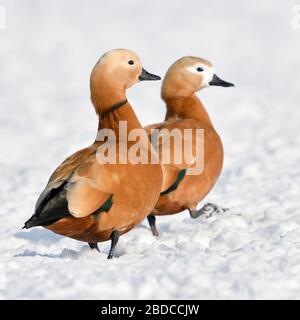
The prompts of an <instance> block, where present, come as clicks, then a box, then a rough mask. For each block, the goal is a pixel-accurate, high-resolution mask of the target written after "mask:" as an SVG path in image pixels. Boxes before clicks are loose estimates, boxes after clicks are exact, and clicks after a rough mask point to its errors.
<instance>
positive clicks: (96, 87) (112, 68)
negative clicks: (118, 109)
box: [90, 49, 161, 112]
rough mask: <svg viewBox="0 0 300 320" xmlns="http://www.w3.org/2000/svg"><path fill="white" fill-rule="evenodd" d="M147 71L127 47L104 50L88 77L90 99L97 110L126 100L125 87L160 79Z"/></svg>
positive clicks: (103, 109)
mask: <svg viewBox="0 0 300 320" xmlns="http://www.w3.org/2000/svg"><path fill="white" fill-rule="evenodd" d="M160 79H161V78H160V77H159V76H157V75H154V74H152V73H149V72H147V71H146V70H145V69H144V68H143V67H142V63H141V61H140V59H139V57H138V55H137V54H136V53H135V52H133V51H131V50H127V49H114V50H111V51H108V52H106V53H105V54H104V55H103V56H102V57H101V58H100V59H99V61H98V62H97V63H96V65H95V67H94V68H93V71H92V73H91V77H90V89H91V100H92V102H93V104H94V106H95V108H96V111H97V112H100V111H101V109H102V111H105V109H106V108H109V107H111V106H112V105H114V104H116V103H119V102H122V101H124V100H126V94H125V92H126V89H128V88H130V87H131V86H133V85H134V84H135V83H137V82H140V81H144V80H160Z"/></svg>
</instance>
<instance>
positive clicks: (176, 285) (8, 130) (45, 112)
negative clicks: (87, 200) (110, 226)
mask: <svg viewBox="0 0 300 320" xmlns="http://www.w3.org/2000/svg"><path fill="white" fill-rule="evenodd" d="M296 4H300V1H298V2H297V0H294V1H271V0H264V1H261V0H255V1H230V2H228V1H226V2H225V1H221V0H220V1H216V0H211V1H209V2H207V1H205V2H204V1H194V0H184V1H179V0H173V1H161V0H152V1H140V0H132V1H123V0H119V1H98V0H91V1H83V0H82V1H79V0H78V1H71V0H69V1H59V0H55V1H42V0H35V1H33V0H32V1H31V0H26V1H23V0H22V1H21V0H19V1H14V0H9V1H8V0H0V6H3V7H5V9H6V10H5V11H6V29H5V30H2V29H0V138H1V140H0V144H1V154H0V179H1V180H0V203H1V206H0V226H1V227H0V228H1V229H0V230H1V232H0V241H1V243H0V261H1V262H0V296H1V297H2V298H4V299H5V298H13V299H25V298H30V299H37V298H42V299H43V298H54V299H68V298H69V299H75V298H79V299H86V298H95V299H104V298H112V299H113V298H125V299H127V298H150V299H152V298H156V299H158V298H180V299H184V298H192V299H194V298H200V299H206V298H208V299H213V298H218V299H222V298H230V299H232V298H240V299H243V298H250V299H258V298H294V299H295V298H298V299H299V298H300V212H299V207H300V165H299V164H300V130H299V126H300V125H299V124H300V105H299V101H300V92H299V84H300V66H299V56H300V52H299V51H300V29H293V27H292V19H293V15H292V8H293V6H294V5H296ZM115 47H126V48H131V49H133V50H135V51H136V52H138V53H139V55H140V57H141V58H142V60H143V62H144V66H145V68H147V69H148V70H149V71H151V72H154V73H158V74H161V75H163V74H164V72H165V71H166V69H167V67H168V66H169V65H170V64H171V63H172V62H173V61H174V60H175V59H177V58H179V57H181V56H183V55H198V56H202V57H204V58H207V59H209V60H211V61H212V62H214V64H215V68H216V70H217V71H218V74H219V75H220V76H221V77H223V78H224V79H225V80H228V81H232V82H234V83H235V84H236V88H234V89H225V88H209V89H206V90H205V91H203V92H200V93H199V96H200V97H202V99H203V102H204V104H205V105H206V107H207V109H208V111H209V113H210V115H211V117H212V119H213V122H214V124H215V127H216V128H217V130H218V132H219V133H220V135H221V137H222V140H223V143H224V148H225V164H224V169H223V172H222V176H221V178H220V179H219V181H218V184H217V186H216V187H215V188H214V190H213V191H212V192H211V193H210V194H209V195H208V197H207V198H206V199H205V201H204V203H205V202H208V201H210V202H214V203H217V204H219V205H220V206H223V207H228V208H229V211H227V212H226V213H223V214H217V215H215V216H213V217H211V218H209V219H201V218H200V219H198V220H192V219H190V218H189V216H188V213H187V212H183V213H181V214H178V215H176V216H173V217H163V218H158V228H159V231H160V236H159V237H158V238H154V237H152V235H151V233H150V232H149V230H148V226H147V224H146V223H143V224H141V225H140V226H138V227H137V228H135V229H134V230H133V231H131V232H130V233H128V234H127V235H125V236H123V237H122V238H121V240H120V242H119V244H118V247H117V254H118V255H119V258H116V259H114V260H112V261H108V260H107V259H106V256H107V252H108V249H109V243H103V244H101V249H102V253H100V254H99V253H98V252H94V251H91V250H89V249H88V247H87V245H86V244H83V243H80V242H77V241H75V240H71V239H67V238H62V237H60V236H57V235H55V234H53V233H51V232H49V231H47V230H45V229H42V228H36V229H31V230H29V231H23V230H21V228H22V226H23V223H24V221H25V220H26V219H27V218H28V217H29V216H30V215H31V214H32V213H33V207H34V204H35V201H36V199H37V197H38V195H39V193H40V192H41V190H42V189H43V187H44V185H45V183H46V181H47V179H48V177H49V175H50V174H51V172H52V171H53V170H54V169H55V168H56V166H57V165H58V164H59V163H60V162H61V161H62V160H63V159H64V158H65V157H66V156H67V155H69V154H70V153H72V152H73V151H75V150H77V149H79V148H81V147H83V146H86V145H88V144H89V143H91V142H92V140H93V138H94V137H95V134H96V125H97V119H96V117H95V114H94V111H93V109H92V107H91V104H90V102H89V73H90V71H91V68H92V66H93V65H94V63H95V62H96V61H97V59H98V58H99V56H100V55H101V54H102V53H103V52H105V51H106V50H108V49H111V48H115ZM159 86H160V84H159V83H141V84H139V85H137V86H135V87H134V88H132V89H131V90H130V92H129V99H130V101H131V103H132V105H133V106H134V107H135V110H136V112H137V114H138V116H139V117H140V119H141V121H142V123H143V124H145V125H146V124H149V123H151V122H157V121H160V120H161V119H163V116H164V111H165V110H164V106H163V103H162V102H161V101H160V98H159V90H160V87H159Z"/></svg>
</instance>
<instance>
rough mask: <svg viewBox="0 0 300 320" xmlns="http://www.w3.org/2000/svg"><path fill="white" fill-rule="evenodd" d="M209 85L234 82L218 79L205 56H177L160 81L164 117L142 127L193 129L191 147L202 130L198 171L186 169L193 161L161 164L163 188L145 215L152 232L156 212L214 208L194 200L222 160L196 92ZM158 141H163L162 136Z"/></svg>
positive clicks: (216, 174)
mask: <svg viewBox="0 0 300 320" xmlns="http://www.w3.org/2000/svg"><path fill="white" fill-rule="evenodd" d="M208 86H222V87H231V86H233V84H231V83H229V82H226V81H223V80H221V79H220V78H219V77H218V76H217V75H216V74H215V72H214V68H213V66H212V64H211V63H210V62H209V61H207V60H204V59H201V58H197V57H183V58H181V59H179V60H178V61H176V62H175V63H174V64H173V65H172V66H171V67H170V68H169V70H168V71H167V73H166V76H165V78H164V80H163V84H162V90H161V97H162V99H163V100H164V101H165V103H166V108H167V113H166V117H165V121H164V122H162V123H158V124H153V125H150V126H148V127H146V128H145V129H146V130H147V133H148V135H150V134H151V129H159V130H160V131H161V130H162V129H167V130H169V131H171V130H173V129H179V130H180V131H181V132H183V130H184V129H192V130H193V144H194V145H193V148H194V149H195V148H196V145H195V139H194V138H195V129H203V130H204V131H203V132H204V158H203V159H204V163H203V164H204V166H203V171H202V172H201V173H200V174H197V175H189V170H190V169H191V168H192V167H193V166H195V163H193V162H191V163H185V162H184V161H183V162H182V163H181V164H175V163H174V161H173V162H172V161H171V163H170V164H163V165H162V169H163V186H162V192H161V195H160V198H159V200H158V202H157V204H156V206H155V208H154V210H153V211H152V213H151V215H149V216H148V221H149V224H150V227H151V230H152V233H153V234H154V235H157V234H158V232H157V229H156V225H155V216H156V215H170V214H175V213H178V212H180V211H182V210H185V209H188V210H189V212H190V215H191V217H192V218H197V217H199V216H200V215H201V214H203V213H205V212H206V211H207V210H211V209H212V210H214V209H216V206H215V205H213V204H209V205H206V206H204V207H203V208H201V209H200V210H197V204H198V203H199V202H200V201H201V200H202V199H203V198H204V197H205V196H206V195H207V194H208V193H209V191H210V190H211V189H212V188H213V186H214V185H215V183H216V181H217V179H218V177H219V175H220V173H221V169H222V163H223V147H222V142H221V139H220V137H219V135H218V133H217V132H216V130H215V128H214V126H213V124H212V121H211V119H210V117H209V115H208V113H207V111H206V109H205V108H204V106H203V104H202V103H201V101H200V100H199V98H198V97H197V96H196V94H195V93H196V92H197V91H199V90H201V89H203V88H205V87H208ZM182 139H184V138H182ZM158 145H160V146H161V145H162V142H161V140H160V141H159V144H158ZM174 146H175V144H174V140H170V147H171V152H170V153H171V154H172V153H173V151H174ZM194 151H195V150H194ZM160 161H162V158H161V154H160ZM209 207H212V208H209Z"/></svg>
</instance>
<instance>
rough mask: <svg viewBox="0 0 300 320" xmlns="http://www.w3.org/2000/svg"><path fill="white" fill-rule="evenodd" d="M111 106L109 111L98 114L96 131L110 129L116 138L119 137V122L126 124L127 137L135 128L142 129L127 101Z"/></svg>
mask: <svg viewBox="0 0 300 320" xmlns="http://www.w3.org/2000/svg"><path fill="white" fill-rule="evenodd" d="M116 105H117V104H115V105H113V106H112V107H111V109H109V110H107V111H105V112H103V113H100V114H98V116H99V122H98V131H99V130H101V129H111V130H113V131H114V132H115V134H116V137H117V138H118V137H119V133H120V122H121V121H122V122H123V123H124V121H125V122H126V126H127V135H128V133H129V132H130V131H131V130H133V129H137V128H142V125H141V124H140V122H139V120H138V118H137V116H136V114H135V112H134V111H133V109H132V107H131V105H130V104H129V102H128V101H127V100H123V101H120V102H119V106H117V107H115V106H116Z"/></svg>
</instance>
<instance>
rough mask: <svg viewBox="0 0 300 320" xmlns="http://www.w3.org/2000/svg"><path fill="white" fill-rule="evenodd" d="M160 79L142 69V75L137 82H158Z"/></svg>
mask: <svg viewBox="0 0 300 320" xmlns="http://www.w3.org/2000/svg"><path fill="white" fill-rule="evenodd" d="M160 79H161V77H160V76H157V75H155V74H152V73H150V72H148V71H146V70H145V69H144V68H142V73H141V74H140V76H139V80H140V81H144V80H160Z"/></svg>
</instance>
